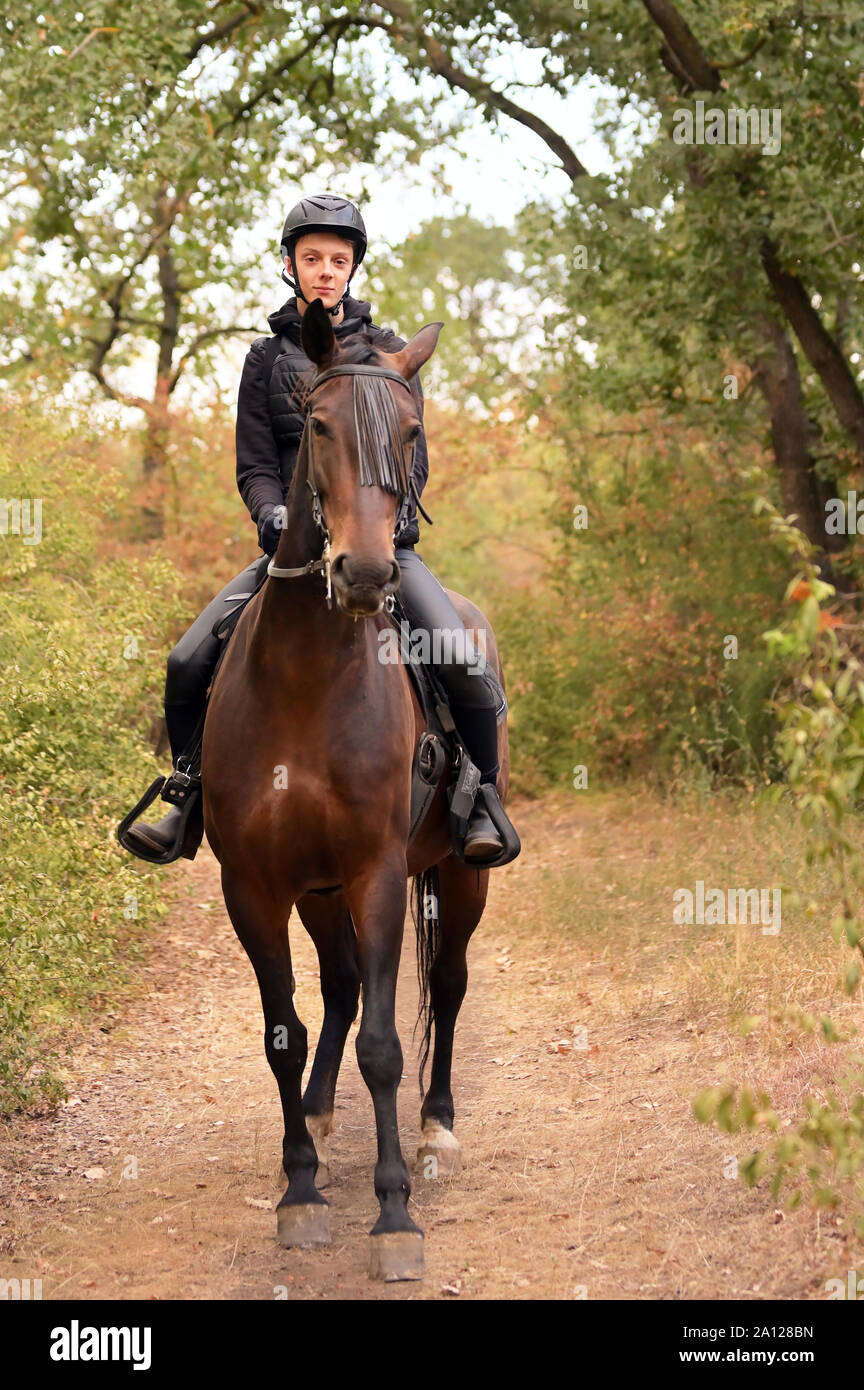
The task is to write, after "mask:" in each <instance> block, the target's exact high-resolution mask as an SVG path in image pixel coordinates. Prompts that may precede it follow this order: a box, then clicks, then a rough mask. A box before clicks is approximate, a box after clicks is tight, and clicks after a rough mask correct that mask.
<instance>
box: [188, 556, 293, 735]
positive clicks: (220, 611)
mask: <svg viewBox="0 0 864 1390" xmlns="http://www.w3.org/2000/svg"><path fill="white" fill-rule="evenodd" d="M268 563H269V557H268V556H267V555H258V556H257V557H256V559H254V560H253V561H252V563H251V565H247V566H246V568H245V570H243V571H242V573H241V574H238V575H237V578H236V579H232V580H231V583H230V584H226V585H225V588H224V589H220V591H219V593H218V594H217V595H216V597H215V598H214V599H211V601H210V603H208V605H207V607H206V608H205V609H204V612H203V613H202V614H201V615H200V616H199V617H197V618H196V619H195V621H194V623H193V624H192V626H191V627H190V628H187V630H186V631H185V632H184V634H183V636H182V637H181V638H180V641H179V642H178V643H177V645H176V647H175V648H174V650H173V651H172V652H171V655H170V656H169V657H168V671H167V674H166V677H165V723H166V724H167V725H168V739H169V741H170V744H171V756H172V757H173V758H174V759H176V758H178V757H179V755H180V754H181V753H182V752H183V750H184V748H186V746H187V745H188V743H189V741H190V739H191V738H192V735H193V734H194V732H195V727H196V725H197V723H198V720H199V719H200V717H201V712H202V710H203V709H204V702H205V700H206V698H207V691H208V689H209V686H210V682H211V680H212V679H213V671H214V669H215V667H216V662H217V661H218V660H219V652H220V650H221V647H222V643H221V641H220V640H219V638H218V637H214V636H213V625H214V623H217V622H218V621H219V619H220V618H224V617H225V615H226V613H229V612H230V611H231V609H232V608H233V607H235V606H236V602H237V600H239V598H240V596H241V595H243V596H245V597H246V598H249V597H250V596H251V595H252V594H253V593H254V592H255V589H256V588H257V586H258V582H259V580H260V579H261V577H262V575H261V570H262V568H263V567H266V565H267V564H268ZM232 600H233V601H232Z"/></svg>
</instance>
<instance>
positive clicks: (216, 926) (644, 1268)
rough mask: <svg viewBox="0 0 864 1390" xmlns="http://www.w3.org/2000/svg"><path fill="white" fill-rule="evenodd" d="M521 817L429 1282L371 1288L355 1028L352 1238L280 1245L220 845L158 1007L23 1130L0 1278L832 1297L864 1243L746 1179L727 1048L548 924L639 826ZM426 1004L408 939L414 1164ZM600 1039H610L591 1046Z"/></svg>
mask: <svg viewBox="0 0 864 1390" xmlns="http://www.w3.org/2000/svg"><path fill="white" fill-rule="evenodd" d="M562 804H563V803H562ZM514 818H515V819H516V820H517V823H518V824H519V827H520V830H521V831H522V835H523V843H524V847H525V848H524V853H523V855H522V857H521V858H520V859H519V860H518V861H517V862H516V863H515V864H514V865H511V866H510V867H509V868H508V869H505V870H502V871H499V872H497V873H496V874H493V876H492V877H493V889H492V893H491V898H490V907H489V909H488V911H487V915H486V918H485V920H484V923H483V924H482V925H481V929H480V931H479V932H478V934H477V936H476V937H475V941H474V943H473V944H472V949H471V952H470V956H469V967H470V981H469V989H468V996H467V999H466V1002H465V1005H464V1008H463V1011H462V1014H461V1017H460V1023H459V1027H458V1030H457V1047H456V1058H457V1060H456V1067H455V1084H454V1092H455V1095H456V1106H457V1132H458V1134H459V1136H460V1138H461V1141H462V1144H463V1150H464V1156H465V1160H466V1168H465V1171H464V1172H463V1173H462V1174H461V1175H460V1176H458V1177H456V1178H454V1179H450V1180H446V1181H444V1182H442V1183H438V1184H433V1183H431V1182H426V1181H424V1179H423V1178H422V1176H421V1175H420V1174H417V1175H416V1176H415V1179H414V1197H413V1201H414V1208H415V1210H414V1214H415V1217H416V1219H417V1220H418V1222H419V1223H420V1224H421V1225H422V1226H423V1228H424V1229H425V1232H426V1259H427V1276H426V1279H425V1281H424V1282H423V1284H419V1285H418V1284H406V1285H399V1286H386V1287H382V1286H378V1285H374V1284H370V1283H369V1281H368V1280H367V1277H366V1263H367V1235H366V1233H367V1231H368V1229H369V1227H370V1225H371V1224H372V1221H373V1220H374V1216H375V1209H376V1203H375V1199H374V1194H373V1190H372V1167H373V1162H374V1153H375V1142H374V1131H373V1126H372V1114H371V1103H370V1100H369V1096H368V1092H367V1091H366V1088H365V1086H364V1085H363V1083H362V1080H361V1078H360V1076H359V1073H358V1069H357V1063H356V1058H355V1055H354V1048H353V1036H352V1037H349V1043H348V1047H347V1049H346V1058H345V1064H344V1068H343V1072H342V1077H341V1079H340V1088H339V1093H338V1095H337V1109H336V1117H337V1123H338V1124H339V1126H340V1127H339V1130H338V1132H337V1134H336V1136H335V1140H334V1144H333V1184H332V1186H331V1188H330V1189H329V1190H328V1197H329V1200H330V1203H331V1229H332V1232H333V1238H334V1243H333V1245H332V1247H331V1248H329V1249H328V1250H326V1251H323V1252H305V1251H284V1250H282V1249H281V1248H280V1247H279V1246H278V1245H277V1244H276V1242H275V1239H274V1233H275V1217H274V1214H273V1207H274V1206H275V1203H276V1202H277V1201H278V1200H279V1197H280V1195H281V1192H282V1190H283V1182H281V1181H278V1180H277V1171H278V1155H279V1148H280V1138H281V1130H280V1126H279V1107H278V1101H277V1096H276V1089H275V1084H274V1082H273V1080H272V1077H271V1075H270V1072H269V1069H268V1068H267V1065H266V1062H265V1058H264V1052H263V1046H262V1023H261V1017H260V1006H259V1000H258V994H257V989H256V987H255V983H254V978H253V975H252V971H251V967H250V966H249V964H248V962H247V960H246V957H245V956H244V955H243V953H242V951H241V949H240V947H239V945H238V944H237V942H236V940H235V937H234V935H233V932H232V930H231V928H230V925H229V923H228V921H227V918H226V917H225V913H224V909H223V907H222V901H221V896H220V894H219V888H218V873H217V865H216V863H215V861H214V860H213V859H212V857H211V856H210V855H209V853H206V852H202V854H200V855H199V856H198V859H197V860H196V861H195V863H194V864H191V865H189V864H186V863H185V861H184V863H183V867H182V868H178V869H177V870H176V872H178V873H181V874H183V875H185V877H186V878H187V880H188V890H189V891H188V902H187V906H186V907H184V909H183V910H182V911H178V912H175V913H174V914H173V916H172V917H171V918H170V919H167V920H166V921H165V922H164V923H163V924H162V925H161V926H160V927H159V928H158V931H157V936H156V945H155V946H154V950H153V952H152V953H151V956H150V959H149V964H148V965H147V966H146V968H145V975H146V980H145V981H144V982H143V990H142V994H141V996H140V997H139V998H137V999H135V1000H134V1001H133V1002H131V1003H130V1004H129V1005H128V1007H127V1008H126V1009H125V1011H124V1013H123V1016H122V1018H121V1019H120V1020H118V1021H117V1022H116V1026H114V1027H113V1029H112V1030H111V1031H109V1032H105V1031H102V1030H101V1029H99V1028H96V1027H94V1028H93V1030H92V1033H91V1034H90V1035H89V1037H88V1039H87V1041H86V1043H84V1044H82V1045H80V1046H79V1047H77V1048H76V1051H75V1054H74V1058H73V1060H72V1062H71V1064H70V1067H69V1073H68V1085H69V1091H70V1099H69V1101H68V1102H67V1104H66V1105H65V1106H64V1107H63V1108H62V1109H61V1110H60V1111H59V1112H58V1113H57V1114H56V1115H55V1116H53V1117H52V1118H50V1119H38V1120H29V1121H25V1122H23V1123H20V1122H19V1123H18V1124H16V1125H15V1126H13V1127H11V1128H10V1129H8V1130H7V1131H6V1133H5V1134H4V1135H3V1142H2V1149H0V1165H2V1170H3V1173H2V1179H3V1195H4V1210H3V1214H2V1223H0V1276H2V1277H5V1278H12V1277H19V1278H25V1277H30V1278H41V1279H42V1281H43V1291H44V1293H43V1296H44V1297H45V1298H54V1297H60V1298H70V1297H71V1298H81V1299H87V1298H114V1299H116V1298H121V1299H122V1298H157V1299H198V1298H215V1299H237V1298H240V1299H272V1298H274V1297H275V1296H279V1291H280V1290H287V1291H288V1296H289V1297H300V1298H363V1299H370V1298H371V1299H381V1298H383V1299H406V1298H408V1299H417V1298H458V1297H461V1298H505V1299H512V1298H556V1299H560V1298H565V1299H568V1298H573V1297H581V1296H587V1297H590V1298H604V1297H605V1298H610V1297H611V1298H624V1299H632V1298H694V1297H695V1298H718V1297H733V1298H744V1299H748V1298H766V1297H768V1298H775V1297H792V1298H807V1297H824V1293H823V1291H822V1286H823V1282H824V1279H825V1278H826V1277H829V1276H831V1275H835V1274H837V1273H838V1272H839V1273H841V1275H842V1274H843V1272H844V1271H845V1269H846V1268H848V1267H850V1266H849V1264H848V1263H847V1261H851V1260H853V1259H854V1251H851V1250H850V1248H849V1246H848V1245H847V1243H846V1238H845V1236H843V1234H842V1231H841V1230H839V1229H832V1228H831V1225H830V1222H829V1223H826V1222H825V1220H824V1218H823V1222H822V1224H821V1225H820V1224H819V1222H818V1220H817V1218H816V1217H814V1216H813V1214H812V1213H808V1212H806V1211H799V1212H796V1213H794V1214H792V1215H790V1216H788V1217H786V1216H780V1215H779V1214H775V1211H774V1207H773V1204H772V1203H771V1201H770V1198H769V1197H768V1195H767V1194H763V1193H756V1194H752V1193H747V1192H746V1191H744V1190H743V1189H742V1186H741V1185H740V1184H739V1183H734V1182H728V1181H724V1180H723V1157H724V1151H725V1150H727V1149H728V1148H729V1146H730V1140H729V1139H728V1137H726V1138H723V1137H721V1136H718V1135H717V1134H716V1133H714V1132H712V1131H710V1130H708V1129H706V1128H704V1127H700V1126H698V1125H696V1124H695V1122H694V1121H693V1120H692V1117H691V1114H690V1108H689V1097H690V1096H691V1095H692V1094H693V1092H694V1091H695V1090H696V1089H698V1088H699V1087H700V1086H701V1085H704V1084H706V1080H705V1075H706V1059H708V1058H715V1057H719V1056H721V1054H722V1052H723V1048H724V1046H725V1043H724V1041H723V1039H722V1037H721V1036H720V1035H719V1034H718V1035H716V1036H715V1035H712V1034H711V1032H710V1031H708V1032H705V1033H700V1032H699V1031H698V1030H696V1031H694V1029H693V1027H692V1025H691V1024H690V1023H688V1021H687V1013H686V1009H685V1008H684V1006H683V1004H682V1003H681V1001H680V1000H676V999H675V998H674V996H673V997H672V998H671V999H669V1000H667V1001H665V1002H664V1003H663V1004H662V1007H656V1008H654V1009H653V1010H651V1011H649V1012H646V1013H644V1014H643V1015H642V1016H633V1017H629V1016H628V1014H627V1009H626V1008H625V1007H624V1006H623V1002H622V1001H623V996H622V997H621V998H619V999H618V1000H617V1004H616V991H617V990H619V985H618V983H617V981H616V969H615V965H614V962H610V960H609V958H608V955H607V956H605V957H604V958H602V959H601V958H592V956H591V954H590V953H588V952H587V951H586V949H585V947H584V945H582V944H580V940H584V938H579V939H577V940H576V941H575V942H574V941H573V940H572V939H568V937H567V934H566V932H562V931H558V932H557V934H556V933H555V932H552V933H551V934H550V932H549V931H548V930H547V929H546V925H545V924H544V923H543V922H542V921H541V920H539V919H538V913H542V911H543V903H544V901H545V895H546V893H547V888H548V885H549V884H550V882H552V881H553V880H554V879H555V876H556V875H557V874H559V873H560V871H561V870H562V868H563V866H565V865H567V864H572V862H573V859H574V856H575V855H577V854H578V855H580V856H582V857H583V859H584V861H585V863H586V864H588V863H590V862H591V861H592V859H593V860H594V861H596V860H597V859H598V852H599V851H598V847H599V846H600V845H604V846H605V849H604V853H607V852H609V850H610V835H611V836H613V837H614V834H615V828H614V826H612V827H610V826H609V825H607V824H605V823H604V821H603V817H602V814H599V813H594V812H589V813H587V814H582V813H580V814H578V815H577V813H576V812H574V811H573V810H572V809H570V806H569V804H568V805H567V806H565V807H564V808H563V809H562V806H561V805H558V806H556V805H555V804H553V803H547V804H546V805H541V804H536V803H533V804H532V803H524V804H522V805H521V806H517V808H516V810H515V812H514ZM632 840H633V837H632V834H629V835H628V836H627V839H626V841H625V840H623V839H622V840H621V841H620V844H619V845H618V848H620V845H621V844H625V843H626V844H630V843H632ZM620 857H621V858H622V859H623V858H624V857H625V855H624V853H622V854H621V855H620ZM600 867H601V869H602V864H601V866H600ZM292 943H293V947H294V953H295V974H296V978H297V1002H298V1011H299V1013H300V1016H301V1017H302V1018H303V1020H304V1022H306V1024H307V1026H308V1027H309V1032H310V1042H311V1041H313V1040H314V1038H315V1037H316V1036H317V1028H318V1025H319V1020H320V1001H319V995H318V987H317V966H316V961H315V956H314V951H313V949H312V946H311V943H310V942H309V940H308V938H307V937H306V935H305V933H304V932H303V931H302V929H300V928H299V924H295V925H294V926H292ZM415 1010H416V982H415V973H414V964H413V941H412V940H411V938H410V937H409V936H408V934H406V952H405V957H404V960H403V970H402V975H401V982H400V997H399V1027H400V1035H401V1037H402V1041H403V1047H404V1048H405V1053H406V1075H405V1080H404V1081H403V1084H402V1088H401V1091H400V1117H401V1127H402V1137H403V1145H404V1148H405V1151H406V1154H407V1155H408V1156H409V1160H410V1159H413V1155H414V1152H415V1149H416V1143H417V1138H418V1133H419V1101H418V1096H417V1086H416V1079H415V1075H416V1067H415V1061H414V1053H413V1050H412V1049H411V1047H410V1036H411V1027H412V1025H413V1020H414V1014H415ZM582 1026H587V1027H588V1034H587V1039H586V1043H587V1046H586V1047H585V1048H579V1047H577V1048H575V1049H574V1048H573V1047H572V1046H571V1045H570V1041H569V1040H571V1039H572V1038H573V1035H574V1034H573V1030H574V1027H575V1028H579V1027H582ZM352 1034H353V1030H352ZM718 1049H719V1051H718ZM310 1052H311V1048H310ZM136 1174H137V1176H136ZM282 1296H284V1294H283V1295H282Z"/></svg>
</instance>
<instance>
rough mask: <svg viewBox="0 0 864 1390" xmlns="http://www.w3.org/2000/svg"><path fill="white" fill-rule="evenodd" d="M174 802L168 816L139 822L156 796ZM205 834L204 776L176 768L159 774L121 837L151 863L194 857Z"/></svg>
mask: <svg viewBox="0 0 864 1390" xmlns="http://www.w3.org/2000/svg"><path fill="white" fill-rule="evenodd" d="M160 792H161V793H162V800H163V801H168V802H169V803H170V804H171V809H170V811H169V812H168V814H167V816H163V817H162V819H161V820H160V821H157V822H156V823H155V825H137V824H136V821H137V820H138V817H139V816H141V815H143V813H144V812H145V811H146V810H147V807H148V806H149V805H150V804H151V803H152V802H153V801H155V800H156V797H157V796H158V795H159V793H160ZM203 837H204V815H203V808H202V805H201V778H200V776H195V775H192V774H190V773H188V772H185V771H182V770H181V769H180V768H175V770H174V771H173V772H172V774H171V776H170V777H169V778H167V780H166V778H164V777H157V778H156V781H155V782H153V783H152V785H151V786H150V787H149V789H148V790H147V792H145V794H144V796H142V798H141V800H140V801H139V802H138V805H137V806H135V807H134V808H133V809H132V810H131V811H130V812H129V814H128V816H126V817H125V818H124V819H123V820H122V821H121V822H120V825H119V826H118V829H117V839H118V840H119V841H120V844H121V845H122V846H123V848H124V849H126V850H128V851H129V853H130V854H135V855H137V857H138V858H139V859H146V860H147V861H148V862H149V863H151V864H173V862H174V860H175V859H179V858H180V857H181V855H182V857H183V858H184V859H194V858H195V855H196V854H197V853H198V849H199V847H200V844H201V841H202V839H203Z"/></svg>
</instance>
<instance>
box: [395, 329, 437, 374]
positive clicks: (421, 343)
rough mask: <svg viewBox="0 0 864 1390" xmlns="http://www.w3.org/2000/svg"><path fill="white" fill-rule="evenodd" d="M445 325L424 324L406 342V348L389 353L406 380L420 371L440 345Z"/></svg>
mask: <svg viewBox="0 0 864 1390" xmlns="http://www.w3.org/2000/svg"><path fill="white" fill-rule="evenodd" d="M443 327H444V325H443V323H427V324H424V326H423V327H422V328H421V329H419V330H418V331H417V332H416V333H415V334H414V337H413V338H412V339H411V341H410V343H406V344H405V346H404V348H400V350H399V351H398V352H392V353H389V354H388V355H389V356H390V357H392V358H393V364H394V366H395V368H396V370H397V372H401V373H402V375H403V376H404V378H405V380H406V381H410V380H411V378H412V376H414V375H415V373H417V372H419V370H420V368H421V367H422V366H423V363H424V362H428V361H429V358H430V357H431V356H432V354H433V352H434V351H435V349H436V347H437V346H438V335H439V334H440V332H441V329H442V328H443Z"/></svg>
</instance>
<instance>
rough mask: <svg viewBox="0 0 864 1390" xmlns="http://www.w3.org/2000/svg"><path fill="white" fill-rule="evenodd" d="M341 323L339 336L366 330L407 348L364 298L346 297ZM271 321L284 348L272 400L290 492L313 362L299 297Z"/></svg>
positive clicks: (385, 343) (380, 341) (387, 345)
mask: <svg viewBox="0 0 864 1390" xmlns="http://www.w3.org/2000/svg"><path fill="white" fill-rule="evenodd" d="M344 314H345V317H344V318H343V320H342V322H341V323H337V324H335V325H334V332H335V334H336V337H337V338H345V337H347V336H348V335H349V334H350V333H358V332H363V333H365V334H366V336H367V337H368V338H369V341H370V342H373V343H375V344H376V345H377V346H378V347H380V348H381V350H382V351H384V352H397V351H398V350H399V348H400V347H404V346H405V344H404V341H403V339H401V338H398V337H397V336H396V334H395V333H393V332H392V331H391V330H390V329H389V328H379V327H378V326H377V324H373V323H372V311H371V305H369V304H368V303H367V302H366V301H365V300H363V299H353V298H352V297H351V296H350V295H349V296H348V298H347V299H346V300H345V304H344ZM267 321H268V323H269V324H270V327H271V329H272V330H273V333H274V334H278V335H279V339H280V345H281V346H280V351H279V353H278V356H277V357H276V360H275V361H274V362H273V368H272V372H271V374H270V390H269V397H268V403H269V406H270V422H271V425H272V428H273V436H274V438H275V440H276V445H277V448H278V450H279V472H280V475H281V478H282V486H283V488H284V490H285V491H286V492H287V491H288V487H289V484H290V482H291V475H292V473H293V472H294V465H295V463H296V462H297V454H298V451H299V449H300V437H301V435H302V434H303V418H304V417H303V411H302V409H301V407H300V404H299V399H300V395H301V392H300V390H299V389H298V388H299V383H300V380H301V378H302V377H304V376H305V375H306V374H307V372H309V371H310V369H311V367H312V363H311V362H310V361H309V358H308V357H307V356H306V354H305V352H304V351H303V349H302V348H301V346H300V329H301V326H302V322H303V320H302V318H301V316H300V314H299V313H298V312H297V300H296V298H295V299H289V300H288V302H287V304H283V305H282V307H281V309H277V310H276V312H275V313H273V314H270V315H269V317H268V320H267Z"/></svg>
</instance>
